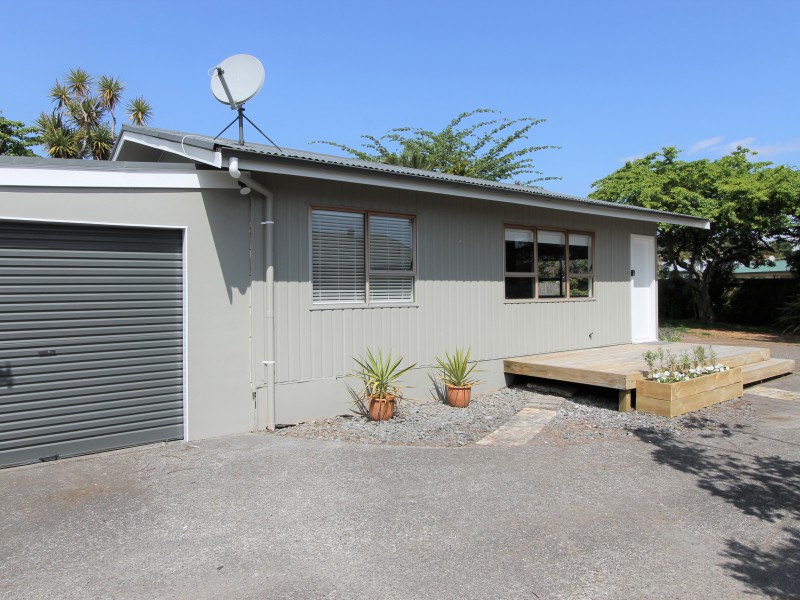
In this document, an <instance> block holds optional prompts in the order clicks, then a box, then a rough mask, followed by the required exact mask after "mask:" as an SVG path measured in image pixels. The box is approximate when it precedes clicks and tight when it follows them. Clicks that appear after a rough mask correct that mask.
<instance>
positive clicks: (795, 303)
mask: <svg viewBox="0 0 800 600" xmlns="http://www.w3.org/2000/svg"><path fill="white" fill-rule="evenodd" d="M775 324H776V325H777V326H778V327H780V329H781V331H783V333H791V334H794V335H800V295H798V296H797V297H795V298H794V299H793V300H791V301H790V302H787V303H786V305H785V306H784V307H783V308H781V309H779V311H778V318H777V319H776V320H775Z"/></svg>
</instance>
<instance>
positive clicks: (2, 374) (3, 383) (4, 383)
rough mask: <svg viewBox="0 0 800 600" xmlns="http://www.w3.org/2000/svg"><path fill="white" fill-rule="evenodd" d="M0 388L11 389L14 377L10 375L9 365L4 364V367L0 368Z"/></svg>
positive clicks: (8, 363) (7, 363)
mask: <svg viewBox="0 0 800 600" xmlns="http://www.w3.org/2000/svg"><path fill="white" fill-rule="evenodd" d="M0 387H4V388H13V387H14V376H13V375H12V374H11V363H10V362H6V364H5V365H3V366H2V367H0Z"/></svg>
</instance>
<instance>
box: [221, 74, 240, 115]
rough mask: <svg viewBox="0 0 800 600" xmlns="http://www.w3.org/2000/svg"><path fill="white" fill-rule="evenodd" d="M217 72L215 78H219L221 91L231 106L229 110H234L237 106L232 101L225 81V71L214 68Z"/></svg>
mask: <svg viewBox="0 0 800 600" xmlns="http://www.w3.org/2000/svg"><path fill="white" fill-rule="evenodd" d="M215 70H216V71H217V77H219V82H220V83H221V84H222V89H223V90H225V95H226V96H227V97H228V102H229V103H230V105H231V110H236V109H238V108H239V106H238V105H237V104H236V101H235V100H234V99H233V96H232V95H231V91H230V89H228V83H227V82H226V81H225V71H223V70H222V67H215Z"/></svg>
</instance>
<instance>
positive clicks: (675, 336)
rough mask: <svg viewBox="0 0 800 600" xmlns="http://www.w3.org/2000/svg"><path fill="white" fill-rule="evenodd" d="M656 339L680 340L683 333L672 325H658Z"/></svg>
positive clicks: (664, 340) (665, 340) (663, 340)
mask: <svg viewBox="0 0 800 600" xmlns="http://www.w3.org/2000/svg"><path fill="white" fill-rule="evenodd" d="M658 339H659V340H660V341H662V342H680V341H681V340H682V339H683V333H681V331H680V330H679V329H676V328H674V327H659V328H658Z"/></svg>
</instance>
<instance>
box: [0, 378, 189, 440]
mask: <svg viewBox="0 0 800 600" xmlns="http://www.w3.org/2000/svg"><path fill="white" fill-rule="evenodd" d="M166 389H167V390H168V389H169V388H166ZM172 389H173V390H174V391H173V392H172V393H164V392H165V388H159V389H157V390H155V392H154V393H153V395H151V396H148V395H147V394H148V390H138V391H137V393H129V392H123V393H121V394H119V397H118V398H112V397H111V395H110V394H103V395H102V396H101V397H98V398H97V399H95V400H94V401H92V400H93V397H92V396H85V397H81V402H76V401H75V400H72V401H71V402H69V403H65V404H64V405H63V406H54V405H53V404H52V403H51V404H46V403H40V404H41V407H39V408H37V403H36V402H29V403H27V404H25V405H24V406H19V405H18V407H17V408H18V409H20V410H16V411H14V412H13V414H6V415H3V419H2V422H0V429H3V428H5V430H9V429H11V428H13V427H14V423H18V422H21V421H26V420H31V419H39V418H42V419H49V418H51V417H61V416H67V415H81V414H84V413H89V412H92V411H98V410H107V411H109V414H110V413H111V412H113V411H117V410H125V411H128V409H136V408H138V407H142V408H145V407H150V406H153V405H163V406H165V407H172V408H177V407H180V406H181V403H182V402H183V396H182V394H181V387H180V386H179V385H178V386H173V388H172ZM84 400H85V401H84ZM128 412H130V411H128Z"/></svg>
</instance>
